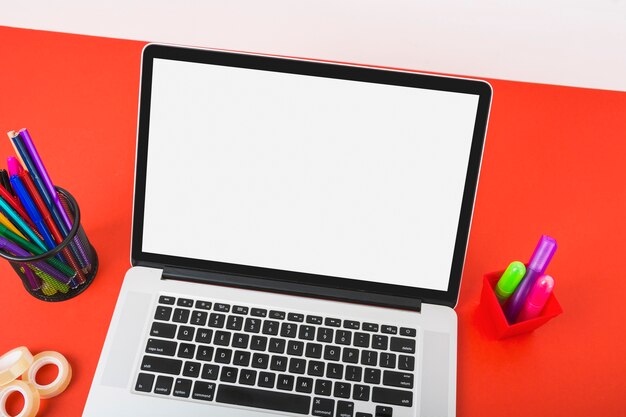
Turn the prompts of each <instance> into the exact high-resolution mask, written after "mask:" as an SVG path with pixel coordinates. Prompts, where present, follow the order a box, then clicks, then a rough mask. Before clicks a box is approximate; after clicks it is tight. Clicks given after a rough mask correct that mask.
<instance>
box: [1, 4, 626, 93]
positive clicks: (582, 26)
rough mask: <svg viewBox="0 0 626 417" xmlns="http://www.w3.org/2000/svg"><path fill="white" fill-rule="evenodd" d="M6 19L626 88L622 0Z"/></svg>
mask: <svg viewBox="0 0 626 417" xmlns="http://www.w3.org/2000/svg"><path fill="white" fill-rule="evenodd" d="M0 25H6V26H15V27H24V28H34V29H45V30H53V31H60V32H70V33H81V34H89V35H97V36H108V37H115V38H125V39H136V40H144V41H159V42H168V43H179V44H187V45H196V46H205V47H214V48H226V49H237V50H242V51H251V52H261V53H274V54H283V55H292V56H301V57H310V58H322V59H331V60H339V61H349V62H356V63H364V64H374V65H385V66H395V67H402V68H411V69H418V70H423V71H435V72H444V73H453V74H461V75H470V76H478V77H491V78H501V79H509V80H519V81H531V82H539V83H548V84H560V85H571V86H579V87H591V88H602V89H612V90H621V91H626V0H553V1H546V0H526V1H523V2H512V1H504V0H500V1H495V0H474V1H453V0H435V1H421V0H412V1H410V0H317V1H313V0H220V1H216V0H197V1H172V0H167V1H166V0H141V1H139V0H136V1H132V0H106V1H99V2H93V1H85V0H56V1H49V0H37V1H7V0H0ZM0 41H1V40H0Z"/></svg>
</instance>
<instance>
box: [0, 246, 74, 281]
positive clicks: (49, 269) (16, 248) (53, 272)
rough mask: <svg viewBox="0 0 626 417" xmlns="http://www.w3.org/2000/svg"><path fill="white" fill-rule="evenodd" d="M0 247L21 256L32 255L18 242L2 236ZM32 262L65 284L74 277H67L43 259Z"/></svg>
mask: <svg viewBox="0 0 626 417" xmlns="http://www.w3.org/2000/svg"><path fill="white" fill-rule="evenodd" d="M0 249H4V250H6V251H7V252H9V253H11V254H13V255H14V256H21V257H23V258H27V257H29V256H32V255H31V254H30V253H29V252H27V251H26V250H24V249H22V248H20V247H19V246H18V245H17V244H15V243H13V242H11V241H10V240H7V239H6V238H4V237H2V236H0ZM30 264H31V265H33V266H35V267H37V268H38V269H40V270H42V271H43V272H45V273H46V274H48V275H50V276H51V277H52V278H54V279H56V280H57V281H59V282H62V283H63V284H69V282H70V280H71V279H72V278H71V277H66V276H65V275H63V274H62V273H61V271H59V270H58V269H56V268H53V267H52V266H50V265H48V264H47V263H45V262H43V261H36V262H30Z"/></svg>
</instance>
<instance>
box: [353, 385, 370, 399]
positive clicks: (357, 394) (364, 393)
mask: <svg viewBox="0 0 626 417" xmlns="http://www.w3.org/2000/svg"><path fill="white" fill-rule="evenodd" d="M352 399H353V400H359V401H369V400H370V387H368V386H367V385H358V384H355V385H354V388H353V389H352Z"/></svg>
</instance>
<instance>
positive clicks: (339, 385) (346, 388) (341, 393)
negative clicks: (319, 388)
mask: <svg viewBox="0 0 626 417" xmlns="http://www.w3.org/2000/svg"><path fill="white" fill-rule="evenodd" d="M351 388H352V387H351V386H350V384H348V383H346V382H339V381H337V382H335V391H334V392H333V395H334V396H335V397H338V398H350V391H351Z"/></svg>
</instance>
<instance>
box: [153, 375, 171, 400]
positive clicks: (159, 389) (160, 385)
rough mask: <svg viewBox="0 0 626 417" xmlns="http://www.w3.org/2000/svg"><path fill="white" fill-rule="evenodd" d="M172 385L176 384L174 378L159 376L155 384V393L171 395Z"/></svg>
mask: <svg viewBox="0 0 626 417" xmlns="http://www.w3.org/2000/svg"><path fill="white" fill-rule="evenodd" d="M172 384H174V378H172V377H171V376H163V375H159V376H158V377H157V380H156V384H154V393H155V394H161V395H170V392H172Z"/></svg>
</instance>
